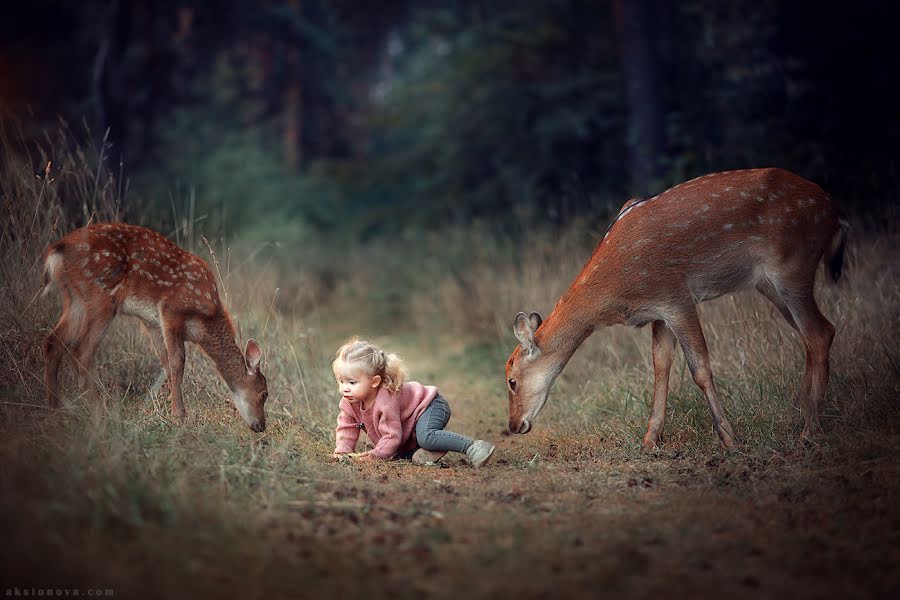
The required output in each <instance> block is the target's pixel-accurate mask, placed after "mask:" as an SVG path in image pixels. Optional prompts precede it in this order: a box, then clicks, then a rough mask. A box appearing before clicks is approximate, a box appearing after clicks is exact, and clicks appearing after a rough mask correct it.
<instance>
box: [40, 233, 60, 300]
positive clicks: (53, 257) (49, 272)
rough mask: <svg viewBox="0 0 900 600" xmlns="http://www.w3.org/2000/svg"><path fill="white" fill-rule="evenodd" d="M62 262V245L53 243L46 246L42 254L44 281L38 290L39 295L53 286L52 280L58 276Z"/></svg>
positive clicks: (42, 295) (47, 292) (42, 294)
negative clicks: (44, 252)
mask: <svg viewBox="0 0 900 600" xmlns="http://www.w3.org/2000/svg"><path fill="white" fill-rule="evenodd" d="M62 264H63V245H62V244H58V243H57V244H53V245H52V246H50V247H49V248H47V253H46V254H45V255H44V282H43V285H42V286H41V290H40V293H41V297H44V296H46V295H47V294H49V293H50V288H52V287H53V282H54V281H56V279H57V277H58V276H59V269H60V268H61V267H62Z"/></svg>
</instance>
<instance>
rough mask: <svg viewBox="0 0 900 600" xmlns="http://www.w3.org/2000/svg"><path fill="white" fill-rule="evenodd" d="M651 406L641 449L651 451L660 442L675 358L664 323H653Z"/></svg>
mask: <svg viewBox="0 0 900 600" xmlns="http://www.w3.org/2000/svg"><path fill="white" fill-rule="evenodd" d="M652 328H653V404H652V405H651V408H650V419H649V422H648V423H647V434H646V435H645V436H644V443H643V449H644V450H652V449H653V448H655V447H656V446H657V445H658V444H659V443H660V442H661V441H662V432H663V428H664V427H665V424H666V399H667V398H668V396H669V372H670V370H671V368H672V360H673V359H674V357H675V352H674V350H675V335H674V334H673V333H672V330H671V329H669V328H668V326H666V324H665V322H664V321H653V325H652Z"/></svg>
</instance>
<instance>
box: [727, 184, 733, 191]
mask: <svg viewBox="0 0 900 600" xmlns="http://www.w3.org/2000/svg"><path fill="white" fill-rule="evenodd" d="M733 189H734V188H733V187H731V186H730V185H729V186H728V187H727V188H725V191H726V192H730V191H731V190H733Z"/></svg>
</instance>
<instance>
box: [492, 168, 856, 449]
mask: <svg viewBox="0 0 900 600" xmlns="http://www.w3.org/2000/svg"><path fill="white" fill-rule="evenodd" d="M848 228H849V227H848V224H847V222H846V220H844V219H843V218H842V217H841V216H840V213H839V211H838V210H837V208H836V207H835V205H834V204H833V203H832V201H831V199H830V198H829V196H828V195H827V194H826V193H825V192H824V191H822V189H821V188H820V187H819V186H818V185H816V184H814V183H811V182H809V181H807V180H805V179H803V178H801V177H799V176H798V175H795V174H793V173H790V172H788V171H785V170H782V169H750V170H742V171H728V172H724V173H712V174H710V175H704V176H703V177H698V178H696V179H692V180H691V181H688V182H686V183H682V184H680V185H677V186H675V187H673V188H671V189H669V190H666V191H665V192H663V193H661V194H659V195H658V196H654V197H653V198H649V199H647V200H634V199H632V200H629V201H628V202H627V203H626V204H625V205H624V206H623V207H622V209H621V210H620V212H619V214H618V216H617V217H616V219H615V220H614V222H613V224H612V225H611V226H610V228H609V229H608V230H607V232H606V235H605V236H604V237H603V239H601V240H600V242H599V243H598V244H597V246H596V248H595V249H594V252H593V254H592V255H591V258H590V260H588V262H587V263H586V264H585V265H584V267H583V268H582V270H581V272H580V273H579V274H578V276H577V277H576V278H575V280H574V281H573V282H572V284H571V285H570V286H569V289H568V290H567V291H566V292H565V294H563V296H562V297H561V298H560V299H559V301H558V302H557V303H556V305H555V306H554V308H553V311H552V312H551V313H550V315H549V316H548V317H547V319H546V321H542V319H541V316H540V315H539V314H538V313H531V315H526V314H525V313H519V314H518V315H517V316H516V318H515V322H514V325H513V333H514V335H515V336H516V339H517V340H518V341H519V345H518V346H517V347H516V349H515V350H514V351H513V353H512V355H511V356H510V357H509V360H508V361H507V363H506V380H507V388H508V395H509V429H510V431H511V432H513V433H527V432H528V431H530V430H531V428H532V426H533V425H534V421H535V418H536V417H537V416H538V413H540V411H541V409H542V408H543V407H544V404H545V403H546V402H547V396H548V394H549V392H550V387H551V386H552V385H553V382H554V381H555V380H556V377H557V376H558V375H559V374H560V372H561V371H562V370H563V368H564V367H565V365H566V363H567V362H568V361H569V359H570V358H571V356H572V354H573V353H574V352H575V350H576V349H577V348H578V346H579V345H580V344H581V343H582V342H583V341H584V340H585V339H586V338H587V337H588V336H589V335H591V334H592V333H593V332H594V330H595V329H597V328H598V327H600V326H603V325H614V324H622V323H624V324H626V325H632V326H637V327H641V326H643V325H646V324H648V323H650V324H651V325H652V327H651V329H652V338H653V339H652V350H653V373H654V390H653V400H652V404H651V408H650V418H649V423H648V426H647V433H646V435H645V436H644V440H643V447H644V449H652V448H654V447H656V446H657V444H659V443H660V442H661V439H662V433H663V426H664V423H665V416H666V399H667V396H668V385H669V371H670V368H671V366H672V360H673V353H674V349H675V343H676V341H677V342H678V343H679V344H680V345H681V348H682V350H683V351H684V355H685V358H686V360H687V364H688V367H689V368H690V371H691V375H692V376H693V380H694V383H695V384H696V385H697V387H698V388H699V389H700V391H701V392H702V394H703V396H704V398H705V399H706V402H707V403H708V404H709V410H710V412H711V413H712V421H713V427H714V428H715V431H716V433H718V436H719V439H720V441H721V443H722V445H723V446H725V447H731V446H733V445H734V444H735V443H736V439H735V433H734V430H733V429H732V427H731V424H730V423H729V422H728V419H727V418H726V416H725V412H724V410H723V409H722V405H721V403H720V402H719V394H718V392H717V391H716V386H715V384H714V382H713V373H712V369H711V368H710V362H709V354H708V352H707V347H706V340H705V339H704V337H703V330H702V328H701V326H700V320H699V319H698V317H697V309H696V305H697V304H698V303H700V302H703V301H704V300H710V299H713V298H717V297H719V296H721V295H723V294H727V293H730V292H734V291H738V290H743V289H756V290H757V291H758V292H759V293H760V294H762V295H763V296H765V298H767V299H768V300H769V301H770V302H771V303H772V304H774V305H775V307H776V308H777V309H778V311H779V312H780V313H781V315H782V316H783V317H784V319H785V320H786V321H787V323H788V325H790V326H791V327H792V328H793V329H794V330H796V331H797V333H798V334H799V336H800V339H801V340H802V341H803V344H804V346H805V348H806V368H805V370H804V373H803V379H802V382H801V384H800V391H799V394H798V396H797V398H796V399H795V406H796V408H797V410H798V411H799V412H800V415H801V417H802V419H803V422H804V427H803V434H802V435H804V436H808V435H809V434H810V433H811V432H813V431H814V430H815V429H816V428H817V427H818V416H819V407H820V405H821V403H822V400H823V398H824V396H825V388H826V386H827V384H828V369H829V365H828V354H829V350H830V348H831V342H832V339H833V337H834V327H833V326H832V325H831V323H829V322H828V320H827V319H826V318H825V317H824V316H823V315H822V312H821V311H820V310H819V307H818V306H817V304H816V300H815V298H814V296H813V287H814V284H815V274H816V269H817V267H818V264H819V262H820V261H821V260H822V258H823V256H824V257H825V268H826V270H827V273H828V274H829V275H830V277H831V279H832V280H833V281H837V280H838V278H839V277H840V274H841V268H842V265H843V256H844V245H845V240H846V232H847V230H848Z"/></svg>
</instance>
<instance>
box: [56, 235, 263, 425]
mask: <svg viewBox="0 0 900 600" xmlns="http://www.w3.org/2000/svg"><path fill="white" fill-rule="evenodd" d="M51 284H55V285H56V287H57V288H58V289H59V290H60V293H61V295H62V315H61V316H60V318H59V322H58V323H57V324H56V327H55V328H54V329H53V331H52V332H51V333H50V334H49V335H48V336H47V337H46V339H45V340H44V356H45V358H46V367H45V369H46V370H45V374H44V377H45V385H46V393H47V399H48V403H49V404H50V406H54V407H55V406H58V404H59V389H58V373H59V367H60V364H61V362H62V361H63V359H64V358H65V357H66V356H67V355H71V356H72V358H73V359H74V360H75V362H76V365H77V367H78V369H79V374H80V379H81V385H82V387H86V388H87V392H88V396H89V397H91V398H92V399H94V400H95V401H96V399H97V385H96V377H95V376H94V375H93V374H92V365H93V362H94V355H95V353H96V351H97V347H98V345H99V343H100V341H101V339H102V338H103V335H104V333H105V332H106V329H107V327H108V326H109V324H110V322H111V321H112V319H113V317H115V316H116V315H117V314H123V315H130V316H134V317H137V318H138V319H140V320H141V321H142V323H143V326H144V330H145V333H146V334H147V335H148V337H149V338H150V342H151V344H152V346H153V349H154V351H155V352H156V355H157V357H158V358H159V360H160V362H161V363H162V364H163V367H164V369H165V371H166V374H167V376H168V381H169V391H170V394H171V404H172V413H173V414H174V415H175V416H177V417H178V418H179V419H180V420H182V419H184V417H185V416H186V414H187V413H186V411H185V408H184V401H183V399H182V391H181V382H182V379H183V376H184V357H185V347H184V345H185V342H186V341H190V342H194V343H196V344H198V345H199V346H200V347H201V348H202V349H203V350H204V351H205V352H206V354H207V355H209V357H210V358H211V359H212V360H213V362H215V364H216V367H217V368H218V371H219V373H220V374H221V376H222V379H224V380H225V383H227V384H228V387H229V389H230V390H231V394H232V398H233V400H234V403H235V405H236V406H237V409H238V411H239V412H240V414H241V417H243V419H244V421H245V422H246V423H247V425H249V426H250V428H251V429H252V430H253V431H257V432H258V431H263V430H264V429H265V428H266V415H265V409H264V405H265V402H266V398H267V397H268V390H267V386H266V378H265V377H264V376H263V374H262V373H261V372H260V369H259V363H260V359H261V357H262V353H261V351H260V348H259V344H257V343H256V341H255V340H253V339H250V340H248V341H247V347H246V350H245V351H244V352H241V349H240V348H239V347H238V345H237V344H236V343H235V330H234V326H233V325H232V323H231V318H230V317H229V316H228V312H227V311H226V310H225V307H224V306H223V305H222V302H221V301H220V300H219V293H218V291H217V289H216V284H215V278H214V276H213V273H212V271H210V268H209V266H208V265H207V264H206V262H205V261H203V259H201V258H199V257H197V256H195V255H193V254H191V253H189V252H185V251H184V250H182V249H181V248H179V247H178V246H177V245H175V244H174V243H172V242H171V241H169V240H168V239H166V238H165V237H164V236H162V235H161V234H159V233H157V232H155V231H152V230H150V229H146V228H144V227H136V226H133V225H125V224H122V223H103V224H98V225H90V226H88V227H82V228H81V229H76V230H75V231H73V232H71V233H69V234H68V235H66V236H65V237H64V238H62V239H61V240H59V241H58V242H56V243H55V244H53V245H51V246H50V247H49V248H48V249H47V251H46V253H45V255H44V294H46V293H47V292H48V291H49V290H50V288H51Z"/></svg>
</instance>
